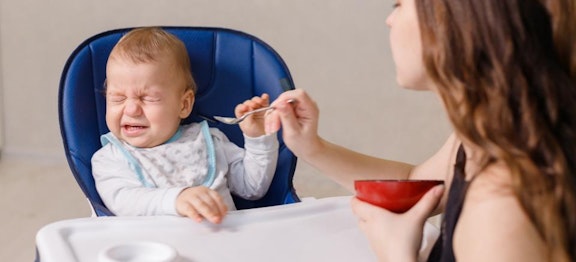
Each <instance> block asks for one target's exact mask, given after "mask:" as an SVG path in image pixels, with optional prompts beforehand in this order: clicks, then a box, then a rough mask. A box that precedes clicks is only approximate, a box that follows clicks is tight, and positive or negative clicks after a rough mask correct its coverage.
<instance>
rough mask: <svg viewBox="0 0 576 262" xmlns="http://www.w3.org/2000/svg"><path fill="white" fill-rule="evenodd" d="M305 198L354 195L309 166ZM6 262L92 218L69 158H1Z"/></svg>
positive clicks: (302, 184)
mask: <svg viewBox="0 0 576 262" xmlns="http://www.w3.org/2000/svg"><path fill="white" fill-rule="evenodd" d="M294 183H295V187H296V191H297V193H298V195H299V196H300V197H316V198H323V197H329V196H340V195H349V194H350V193H349V192H347V191H345V190H344V189H342V188H341V187H339V186H338V185H336V184H334V183H333V182H332V181H329V180H327V179H326V178H324V177H322V176H321V175H319V174H317V172H316V171H314V170H312V169H310V168H309V167H307V166H306V165H303V164H302V165H299V167H298V169H297V172H296V176H295V179H294ZM0 212H1V213H0V261H9V262H20V261H22V262H24V261H33V260H34V257H35V249H34V246H35V244H34V238H35V235H36V232H37V231H38V230H39V229H40V228H41V227H42V226H44V225H46V224H49V223H51V222H55V221H58V220H63V219H70V218H78V217H87V216H90V210H89V208H88V204H87V202H86V200H85V198H84V195H83V194H82V192H81V190H80V188H79V187H78V186H77V184H76V181H75V180H74V178H73V176H72V174H71V173H70V171H69V169H68V166H67V164H66V162H65V161H64V160H52V161H47V160H34V161H30V160H27V161H24V160H22V159H14V158H6V157H4V158H2V159H0Z"/></svg>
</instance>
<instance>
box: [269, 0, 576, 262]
mask: <svg viewBox="0 0 576 262" xmlns="http://www.w3.org/2000/svg"><path fill="white" fill-rule="evenodd" d="M571 1H572V0H549V1H545V0H541V1H537V0H482V1H478V0H426V1H424V0H401V1H398V2H397V3H396V5H395V6H394V11H393V12H392V14H390V16H389V17H388V19H387V24H388V26H389V27H390V41H391V47H392V51H393V52H392V53H393V58H394V62H395V64H396V69H397V82H398V83H399V85H400V86H403V87H405V88H409V89H419V90H431V91H433V92H435V93H436V94H438V95H439V96H440V98H441V99H442V101H443V104H444V106H445V109H446V112H447V114H448V116H449V119H450V122H451V123H452V126H453V128H454V134H453V135H452V136H450V138H448V140H447V141H446V143H445V144H444V146H442V148H440V150H439V151H438V152H437V153H436V154H435V155H433V156H432V157H431V158H430V159H428V160H427V161H425V162H424V163H422V164H420V165H417V166H411V165H408V164H404V163H398V162H394V161H389V160H384V159H378V158H374V157H370V156H366V155H363V154H360V153H356V152H353V151H350V150H348V149H345V148H342V147H339V146H337V145H335V144H332V143H330V142H328V141H326V140H324V139H322V138H321V137H319V136H318V134H317V125H318V115H319V113H318V108H317V106H316V105H315V102H314V101H313V100H311V99H310V97H308V95H307V94H306V93H305V92H304V91H302V90H296V91H292V92H287V93H284V94H282V95H281V96H280V97H279V98H278V99H277V100H276V101H274V102H273V103H272V105H273V106H275V107H276V108H277V110H275V111H273V112H272V113H271V114H270V115H269V117H268V118H267V120H266V121H267V123H266V125H267V132H275V131H277V130H278V129H279V128H280V126H282V128H283V136H284V141H285V143H286V144H287V145H288V147H289V148H290V149H291V150H292V151H293V152H294V153H295V154H296V155H297V156H298V157H299V158H300V159H303V160H305V161H307V162H309V163H310V164H311V165H312V166H314V167H316V168H317V169H319V170H321V171H322V172H323V173H325V174H327V175H329V176H331V177H332V178H333V179H335V180H336V181H338V182H339V183H340V184H342V185H344V186H345V187H347V188H349V189H352V187H353V181H354V180H356V179H366V178H387V179H442V180H445V181H446V183H445V185H446V186H447V189H446V194H443V192H444V191H443V188H442V186H439V187H437V188H434V189H432V190H430V191H429V192H428V193H427V194H426V195H425V196H424V197H423V199H422V200H421V201H420V202H419V203H418V204H417V205H416V206H414V207H413V208H412V209H411V210H410V211H408V212H407V213H404V214H400V215H398V214H393V213H390V212H388V211H386V210H383V209H380V208H378V207H375V206H372V205H370V204H368V203H365V202H362V201H360V200H358V199H353V200H352V208H353V211H354V212H355V214H356V215H357V216H358V219H359V224H360V227H361V229H362V230H363V231H364V232H365V234H366V235H367V237H368V238H369V240H370V242H371V244H372V248H373V249H374V251H375V252H376V254H377V256H378V257H379V258H380V260H382V261H415V260H416V258H417V251H418V250H419V245H420V240H421V237H422V233H421V232H422V227H423V224H424V222H425V220H426V219H427V217H428V216H430V215H433V214H435V213H437V212H444V214H445V216H444V221H443V229H442V235H441V237H440V239H439V240H438V242H437V243H436V245H435V247H434V250H433V251H432V254H431V255H430V258H429V261H456V260H458V261H576V218H575V217H576V196H575V195H576V193H575V192H576V106H575V105H576V84H575V79H576V70H574V69H575V67H574V65H575V63H576V51H575V50H574V48H576V42H575V41H574V38H572V37H573V36H574V35H575V34H574V33H575V28H576V26H575V25H574V24H576V21H575V20H574V15H575V14H576V12H574V8H575V4H574V3H573V2H571ZM558 7H561V8H558ZM288 99H296V100H297V101H298V103H296V105H295V106H292V105H290V104H289V103H287V102H286V101H287V100H288ZM454 164H455V165H454ZM431 170H433V171H434V172H430V171H431ZM442 196H443V197H442Z"/></svg>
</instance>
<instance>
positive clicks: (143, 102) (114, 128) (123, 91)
mask: <svg viewBox="0 0 576 262" xmlns="http://www.w3.org/2000/svg"><path fill="white" fill-rule="evenodd" d="M106 75H107V80H106V83H107V87H106V124H107V125H108V128H109V129H110V131H111V132H112V133H113V134H114V135H116V137H118V138H120V139H122V140H124V141H126V142H127V143H129V144H131V145H132V146H135V147H154V146H157V145H160V144H162V143H164V142H166V141H167V140H168V139H170V137H172V136H173V135H174V134H175V132H176V131H177V129H178V126H179V125H180V120H181V119H183V118H185V117H187V116H188V115H189V114H190V111H191V109H192V104H193V102H194V95H193V93H192V91H190V90H187V89H186V88H185V86H186V82H185V79H184V77H182V75H181V74H180V73H179V71H178V70H176V68H175V67H174V66H173V65H172V64H171V63H170V61H169V60H168V59H165V58H163V59H160V60H159V61H155V62H146V63H133V62H132V61H130V60H129V59H124V58H122V57H116V58H111V59H110V60H109V61H108V65H107V67H106Z"/></svg>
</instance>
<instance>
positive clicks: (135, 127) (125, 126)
mask: <svg viewBox="0 0 576 262" xmlns="http://www.w3.org/2000/svg"><path fill="white" fill-rule="evenodd" d="M123 128H124V129H125V130H127V131H136V130H140V129H144V128H146V127H145V126H133V125H124V126H123Z"/></svg>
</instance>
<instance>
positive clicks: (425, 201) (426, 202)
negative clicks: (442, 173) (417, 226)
mask: <svg viewBox="0 0 576 262" xmlns="http://www.w3.org/2000/svg"><path fill="white" fill-rule="evenodd" d="M443 194H444V185H437V186H435V187H433V188H432V189H430V190H428V192H426V194H424V196H422V198H421V199H420V200H419V201H418V203H416V205H414V206H413V207H412V208H411V209H410V210H409V211H408V212H410V213H413V214H415V215H414V216H415V217H418V218H422V219H426V218H428V217H429V216H430V214H431V213H432V211H434V209H435V208H436V207H437V206H438V203H439V202H440V199H442V195H443Z"/></svg>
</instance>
